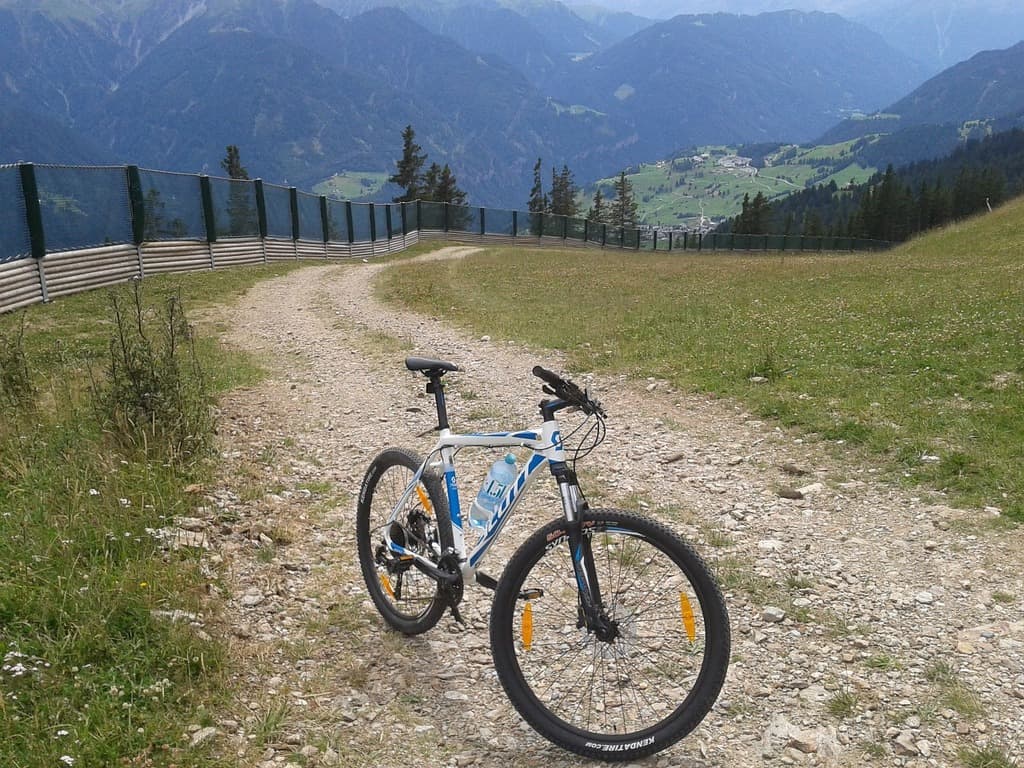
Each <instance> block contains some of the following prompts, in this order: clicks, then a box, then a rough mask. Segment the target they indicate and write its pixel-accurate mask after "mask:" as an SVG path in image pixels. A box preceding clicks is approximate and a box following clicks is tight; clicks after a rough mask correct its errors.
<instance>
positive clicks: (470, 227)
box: [448, 205, 480, 235]
mask: <svg viewBox="0 0 1024 768" xmlns="http://www.w3.org/2000/svg"><path fill="white" fill-rule="evenodd" d="M448 229H449V230H451V231H452V232H470V233H472V234H474V235H478V234H480V209H479V208H473V207H470V206H468V205H449V206H448Z"/></svg>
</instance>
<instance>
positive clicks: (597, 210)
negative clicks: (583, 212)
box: [587, 187, 608, 223]
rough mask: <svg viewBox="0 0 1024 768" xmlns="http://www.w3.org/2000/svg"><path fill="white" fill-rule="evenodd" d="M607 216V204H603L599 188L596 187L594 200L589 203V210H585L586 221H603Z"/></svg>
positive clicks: (602, 196)
mask: <svg viewBox="0 0 1024 768" xmlns="http://www.w3.org/2000/svg"><path fill="white" fill-rule="evenodd" d="M607 216H608V206H607V205H606V204H605V201H604V195H603V194H602V193H601V188H600V187H598V188H597V189H595V190H594V201H593V202H592V203H591V204H590V210H589V211H587V221H593V222H597V223H605V221H606V219H607Z"/></svg>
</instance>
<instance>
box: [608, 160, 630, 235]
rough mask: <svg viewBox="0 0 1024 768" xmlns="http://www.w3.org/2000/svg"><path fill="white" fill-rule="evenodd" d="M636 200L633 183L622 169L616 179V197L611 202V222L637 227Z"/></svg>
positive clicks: (617, 224) (628, 227) (626, 227)
mask: <svg viewBox="0 0 1024 768" xmlns="http://www.w3.org/2000/svg"><path fill="white" fill-rule="evenodd" d="M636 211H637V204H636V200H634V199H633V184H632V182H630V180H629V179H627V178H626V172H625V171H621V172H620V173H619V178H618V179H616V180H615V199H614V200H612V202H611V216H610V217H609V223H610V224H614V225H615V226H616V227H623V228H625V229H633V228H634V227H636Z"/></svg>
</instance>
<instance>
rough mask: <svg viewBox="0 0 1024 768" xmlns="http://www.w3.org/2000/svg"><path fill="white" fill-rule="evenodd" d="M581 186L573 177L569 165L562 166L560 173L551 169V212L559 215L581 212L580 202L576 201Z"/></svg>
mask: <svg viewBox="0 0 1024 768" xmlns="http://www.w3.org/2000/svg"><path fill="white" fill-rule="evenodd" d="M578 192H579V187H577V186H576V181H575V180H574V179H573V175H572V171H570V170H569V166H568V165H563V166H562V171H561V172H560V173H557V174H556V173H555V169H554V168H552V169H551V196H550V198H549V202H550V205H551V207H550V210H551V213H554V214H557V215H559V216H576V215H577V214H579V203H578V202H576V195H577V193H578Z"/></svg>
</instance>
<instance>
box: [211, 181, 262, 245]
mask: <svg viewBox="0 0 1024 768" xmlns="http://www.w3.org/2000/svg"><path fill="white" fill-rule="evenodd" d="M210 195H211V196H212V197H213V220H214V221H215V222H216V233H217V238H218V239H219V238H222V237H259V236H260V218H259V211H258V210H257V208H256V185H255V183H254V182H252V181H247V180H244V179H219V178H211V179H210Z"/></svg>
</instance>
